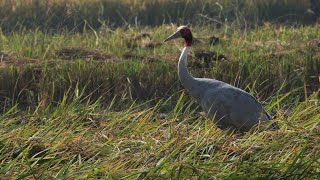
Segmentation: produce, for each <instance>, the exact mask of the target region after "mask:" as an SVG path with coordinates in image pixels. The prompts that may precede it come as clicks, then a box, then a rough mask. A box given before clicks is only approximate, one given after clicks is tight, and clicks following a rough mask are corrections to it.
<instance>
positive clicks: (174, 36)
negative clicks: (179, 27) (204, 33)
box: [163, 31, 181, 42]
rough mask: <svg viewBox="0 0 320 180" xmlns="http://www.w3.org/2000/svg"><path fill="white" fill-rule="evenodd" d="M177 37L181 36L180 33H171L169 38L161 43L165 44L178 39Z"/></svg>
mask: <svg viewBox="0 0 320 180" xmlns="http://www.w3.org/2000/svg"><path fill="white" fill-rule="evenodd" d="M179 37H181V34H180V31H177V32H175V33H173V34H172V35H171V36H169V37H168V38H167V39H165V40H164V41H163V42H167V41H170V40H172V39H176V38H179Z"/></svg>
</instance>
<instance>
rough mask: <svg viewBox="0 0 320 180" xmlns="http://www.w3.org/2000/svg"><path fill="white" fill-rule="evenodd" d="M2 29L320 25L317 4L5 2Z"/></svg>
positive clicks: (0, 4)
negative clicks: (188, 25) (103, 26)
mask: <svg viewBox="0 0 320 180" xmlns="http://www.w3.org/2000/svg"><path fill="white" fill-rule="evenodd" d="M0 8H1V11H0V26H1V30H2V31H5V32H10V31H13V30H17V29H21V28H23V29H24V28H25V29H41V30H43V31H59V30H72V31H82V30H83V28H84V26H86V25H88V24H90V26H91V27H92V28H94V29H96V28H99V27H101V26H102V25H105V24H107V25H108V26H110V27H114V28H116V27H122V26H130V25H131V26H133V25H136V26H139V25H148V26H157V25H161V24H164V23H166V24H167V23H178V24H188V23H190V24H193V25H208V24H210V25H215V26H217V27H219V26H221V25H222V24H223V23H230V24H232V26H237V27H240V28H248V27H254V26H256V25H261V24H263V23H264V22H271V23H285V24H289V25H298V24H302V25H307V24H313V23H316V22H317V21H319V16H320V1H319V0H268V1H255V0H205V1H203V0H175V1H173V0H121V1H118V0H91V1H86V0H46V1H43V0H1V1H0Z"/></svg>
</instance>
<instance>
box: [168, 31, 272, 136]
mask: <svg viewBox="0 0 320 180" xmlns="http://www.w3.org/2000/svg"><path fill="white" fill-rule="evenodd" d="M176 38H183V39H184V40H185V43H184V48H183V50H182V53H181V55H180V58H179V62H178V75H179V79H180V81H181V83H182V85H183V86H184V88H185V89H186V90H187V91H188V93H189V94H190V95H191V96H192V97H193V98H194V99H195V100H196V101H197V102H198V103H199V104H200V105H201V107H202V108H203V110H204V111H205V113H206V114H207V116H208V117H209V118H210V119H213V120H214V122H215V125H216V126H217V127H219V128H220V129H223V130H232V131H240V132H247V131H249V130H250V129H252V128H253V127H260V126H261V125H264V124H266V123H267V122H268V121H270V120H272V118H271V116H270V115H269V114H268V113H267V112H266V111H265V110H264V108H263V107H262V105H261V104H260V103H259V102H258V101H257V99H256V98H254V97H253V96H252V95H250V94H249V93H247V92H246V91H244V90H242V89H239V88H237V87H234V86H232V85H230V84H228V83H225V82H222V81H218V80H215V79H208V78H194V77H193V76H192V75H190V74H189V72H188V69H187V55H188V53H189V51H190V47H191V45H192V33H191V30H190V29H189V28H188V27H187V26H180V27H179V28H178V30H177V31H176V32H175V33H173V34H172V35H171V36H169V37H168V38H167V39H165V40H164V42H167V41H170V40H172V39H176ZM272 126H274V127H275V124H272V125H271V126H269V127H268V128H266V129H270V128H272Z"/></svg>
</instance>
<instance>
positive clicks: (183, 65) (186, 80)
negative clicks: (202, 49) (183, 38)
mask: <svg viewBox="0 0 320 180" xmlns="http://www.w3.org/2000/svg"><path fill="white" fill-rule="evenodd" d="M189 50H190V46H185V47H184V48H183V50H182V53H181V55H180V58H179V63H178V75H179V79H180V81H181V83H182V85H183V86H184V87H185V88H186V89H187V90H188V91H189V93H190V94H191V96H193V91H192V90H193V89H194V88H193V86H194V85H195V82H196V80H195V78H194V77H192V76H191V75H190V73H189V71H188V69H187V56H188V54H189Z"/></svg>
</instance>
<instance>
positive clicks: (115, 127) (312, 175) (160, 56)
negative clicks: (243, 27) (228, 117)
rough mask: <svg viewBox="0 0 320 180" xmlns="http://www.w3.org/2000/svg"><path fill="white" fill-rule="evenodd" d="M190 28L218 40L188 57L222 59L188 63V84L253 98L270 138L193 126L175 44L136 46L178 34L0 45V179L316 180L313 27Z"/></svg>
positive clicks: (97, 33) (195, 117)
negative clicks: (218, 85) (231, 88)
mask: <svg viewBox="0 0 320 180" xmlns="http://www.w3.org/2000/svg"><path fill="white" fill-rule="evenodd" d="M191 28H192V31H193V32H194V36H195V37H198V38H199V37H208V36H211V35H216V36H218V37H220V42H219V43H218V44H217V45H210V43H208V42H207V41H206V40H204V43H199V44H195V45H194V48H193V50H194V52H193V53H192V55H193V56H194V55H195V52H197V51H198V50H206V51H215V52H217V53H218V54H224V55H225V56H227V60H225V61H215V60H213V59H211V60H209V63H208V64H207V63H206V62H205V61H203V60H201V59H198V60H195V59H193V58H191V57H190V58H189V69H190V71H191V73H192V74H193V75H194V76H196V77H209V78H216V79H219V80H223V81H225V82H228V83H230V84H233V85H235V86H238V87H241V88H242V89H245V90H246V91H248V92H250V93H251V94H253V95H255V96H256V97H257V98H258V99H259V100H260V101H261V102H262V103H263V104H264V106H265V107H266V109H267V110H268V111H269V112H271V114H272V115H273V116H274V117H275V121H277V122H278V124H279V126H280V129H279V130H278V131H265V132H255V131H253V132H248V133H246V134H245V135H243V136H237V135H232V134H228V133H226V132H224V131H221V130H219V129H217V128H215V127H214V124H213V121H212V120H209V119H207V118H205V117H202V116H200V115H199V112H200V111H201V109H200V108H199V107H198V105H197V104H196V103H195V102H194V101H193V100H192V99H191V98H190V97H189V96H188V95H187V93H186V92H184V90H183V87H182V86H181V85H180V83H179V81H178V77H177V72H176V63H177V59H178V57H179V53H180V50H179V48H181V47H182V42H181V41H175V42H170V43H167V44H162V45H157V46H156V47H155V48H144V46H145V44H146V42H145V41H144V40H137V41H136V40H134V37H136V39H138V38H137V36H138V34H139V33H140V32H150V33H152V34H151V35H152V39H151V42H153V43H155V45H156V44H157V42H162V40H163V39H165V37H166V36H168V35H169V34H171V33H172V32H173V31H175V29H176V27H171V26H167V25H162V26H159V27H153V28H151V27H136V28H118V29H115V30H112V29H110V28H108V26H104V27H102V28H101V29H97V30H93V29H90V28H88V29H84V33H81V34H80V33H75V32H73V33H71V32H59V33H57V34H50V33H44V32H42V31H24V30H22V31H15V32H12V33H11V34H6V33H1V34H0V38H1V42H2V43H1V44H0V52H1V54H0V58H1V59H2V60H1V64H0V68H1V69H0V100H1V101H0V102H1V103H0V104H1V106H0V107H1V114H0V134H1V135H0V149H1V151H0V177H1V178H4V179H10V178H15V179H24V178H33V179H45V178H60V179H67V178H68V179H75V178H83V179H84V178H115V179H118V178H125V179H136V178H146V179H147V178H149V179H153V178H159V179H168V178H173V179H186V178H190V177H191V178H194V179H195V178H199V179H207V178H211V177H212V178H218V179H248V178H249V179H259V178H260V179H266V178H268V179H318V178H319V173H320V168H319V167H320V153H319V152H320V144H319V142H320V134H319V132H320V129H319V119H320V106H319V91H320V90H319V83H320V77H319V74H320V66H319V64H320V49H319V46H318V45H317V44H315V45H313V43H312V42H316V40H317V39H320V33H319V31H318V29H319V26H317V25H315V26H306V27H288V26H279V27H276V26H274V25H271V24H265V25H264V26H262V27H257V28H255V29H250V30H249V29H248V30H247V31H240V30H237V29H235V28H232V26H227V25H225V28H222V29H213V27H211V26H193V27H191ZM63 49H64V51H62V50H63ZM62 52H64V53H65V54H63V53H62ZM66 52H69V54H66ZM128 53H131V56H130V57H125V55H126V54H128ZM67 55H68V56H67ZM107 55H108V56H107ZM132 55H134V57H133V56H132ZM109 56H110V57H111V59H108V58H106V57H109ZM139 56H143V57H144V56H146V57H148V58H145V59H141V58H140V57H139Z"/></svg>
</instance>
